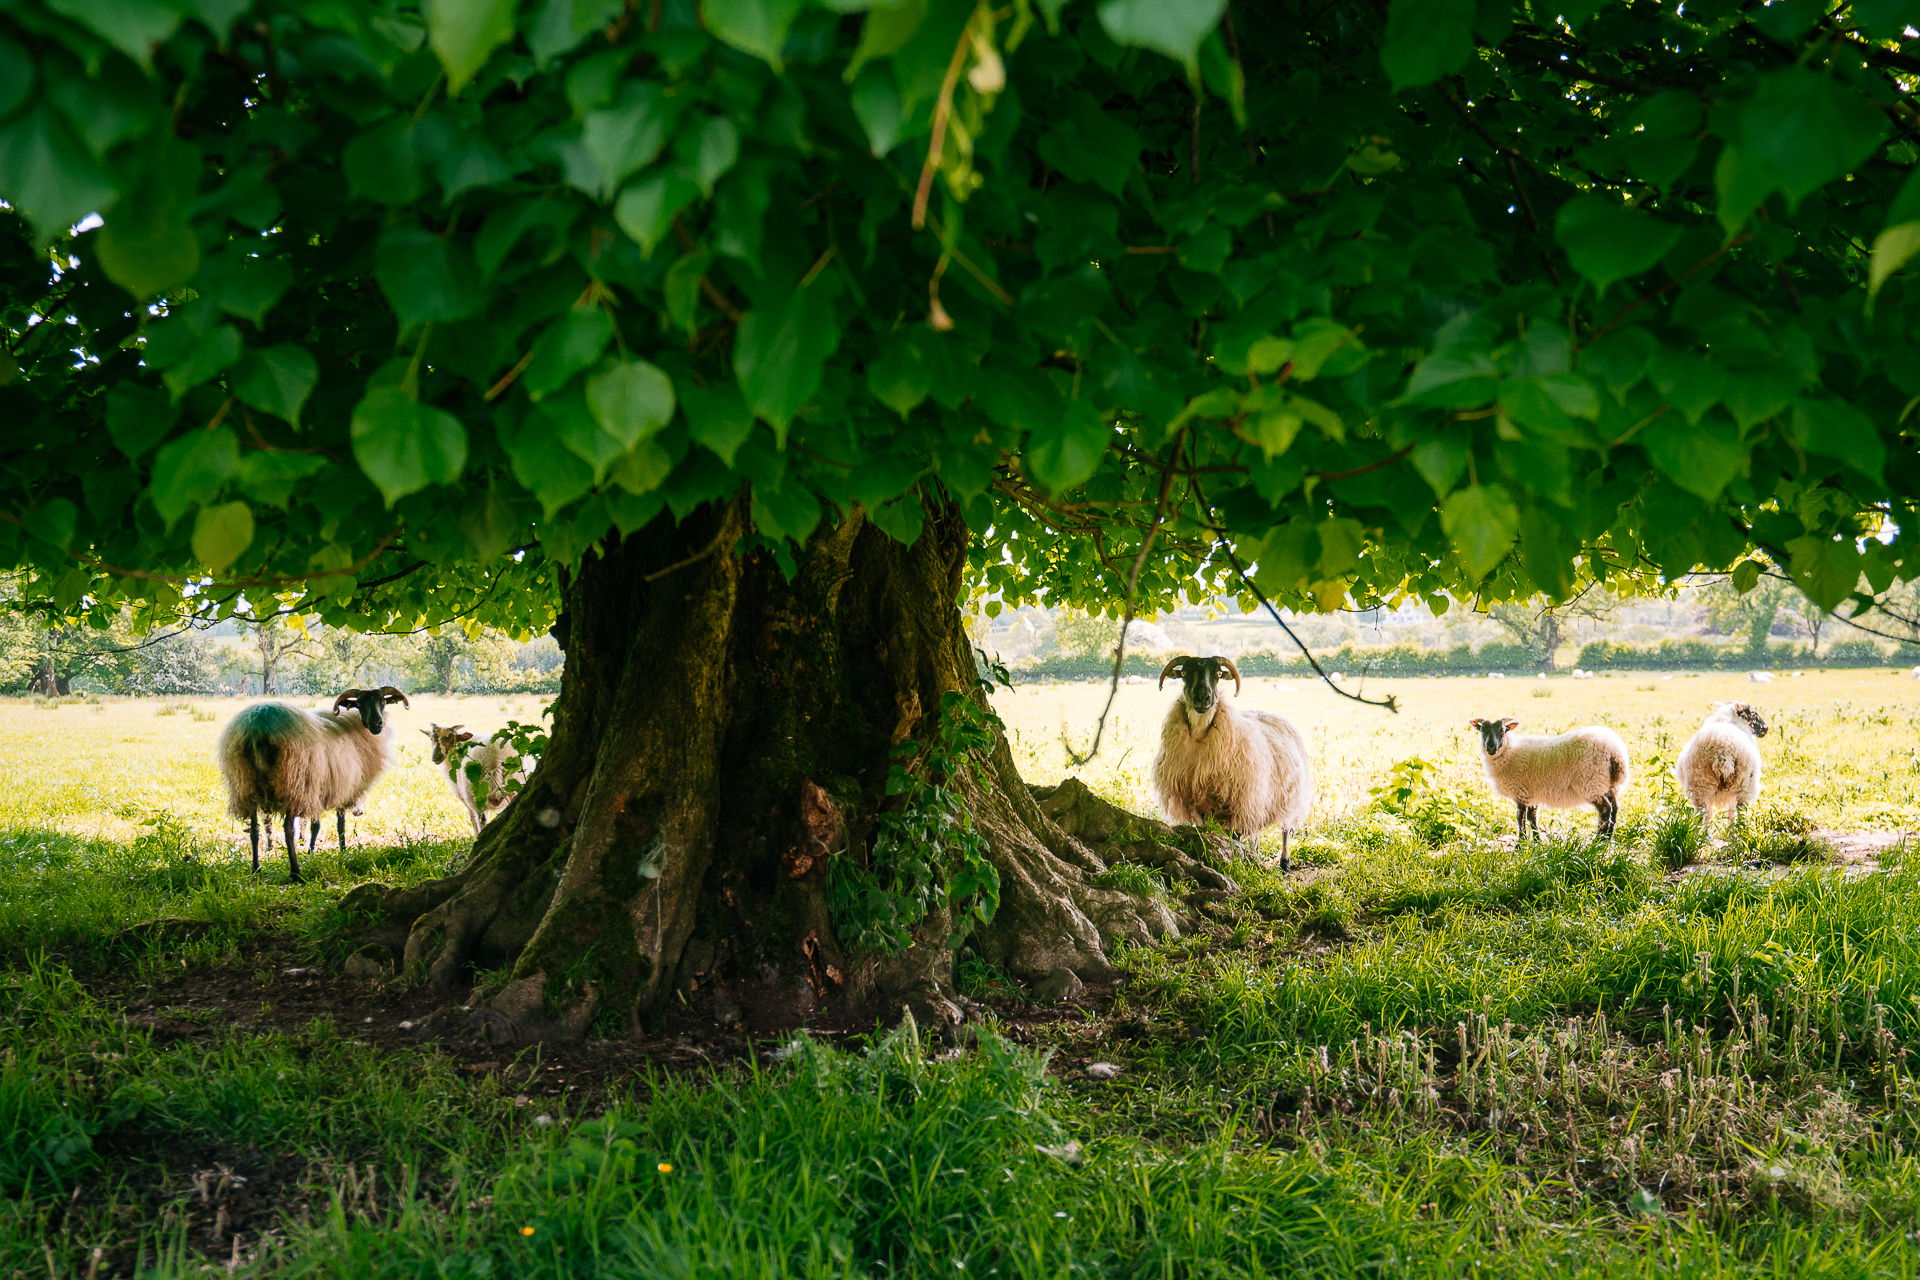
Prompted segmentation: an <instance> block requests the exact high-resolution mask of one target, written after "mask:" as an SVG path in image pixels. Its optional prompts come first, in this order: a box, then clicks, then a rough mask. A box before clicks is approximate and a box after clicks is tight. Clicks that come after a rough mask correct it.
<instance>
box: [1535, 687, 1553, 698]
mask: <svg viewBox="0 0 1920 1280" xmlns="http://www.w3.org/2000/svg"><path fill="white" fill-rule="evenodd" d="M1533 696H1534V697H1536V698H1551V697H1552V696H1553V690H1552V689H1549V688H1548V687H1547V686H1546V685H1544V684H1536V685H1535V686H1533Z"/></svg>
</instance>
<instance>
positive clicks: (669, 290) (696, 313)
mask: <svg viewBox="0 0 1920 1280" xmlns="http://www.w3.org/2000/svg"><path fill="white" fill-rule="evenodd" d="M712 265H713V255H712V254H710V253H707V252H704V251H702V252H698V253H683V254H681V255H680V256H679V257H677V258H675V259H674V260H673V265H672V266H670V267H668V268H667V277H666V279H665V280H663V281H662V282H661V284H660V292H661V293H662V295H664V297H665V298H666V302H667V317H668V318H669V319H671V320H672V321H673V323H674V324H675V325H677V326H679V327H680V328H681V329H683V330H685V331H686V332H688V333H692V332H693V331H694V329H695V327H696V326H697V324H698V321H699V318H700V294H701V289H700V277H701V276H703V275H705V274H706V273H707V268H708V267H710V266H712Z"/></svg>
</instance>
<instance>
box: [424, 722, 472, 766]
mask: <svg viewBox="0 0 1920 1280" xmlns="http://www.w3.org/2000/svg"><path fill="white" fill-rule="evenodd" d="M420 732H422V733H424V734H426V735H427V737H429V738H431V739H433V762H434V763H435V764H445V763H446V762H447V761H449V760H451V759H453V757H454V756H456V755H458V754H460V751H461V746H460V744H461V743H463V742H471V741H473V735H472V734H471V733H469V732H467V731H466V730H465V729H462V728H461V727H460V726H459V725H457V724H450V725H447V726H445V727H444V728H443V727H442V726H440V725H437V724H436V725H432V726H430V727H428V728H425V729H422V730H421V731H420Z"/></svg>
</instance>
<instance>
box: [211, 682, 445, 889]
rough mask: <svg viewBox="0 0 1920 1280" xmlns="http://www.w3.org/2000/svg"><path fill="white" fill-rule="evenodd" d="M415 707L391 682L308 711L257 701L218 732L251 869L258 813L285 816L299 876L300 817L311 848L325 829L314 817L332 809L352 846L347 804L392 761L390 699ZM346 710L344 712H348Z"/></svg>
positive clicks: (230, 806) (256, 861) (290, 865)
mask: <svg viewBox="0 0 1920 1280" xmlns="http://www.w3.org/2000/svg"><path fill="white" fill-rule="evenodd" d="M393 702H398V703H401V704H403V705H406V706H411V705H412V704H411V703H408V702H407V695H406V694H404V693H401V692H400V691H399V690H398V689H396V688H394V687H393V686H391V685H388V686H386V687H385V688H381V689H349V690H347V691H346V692H345V693H343V694H341V695H340V696H339V697H338V698H335V699H334V700H333V709H332V710H331V711H308V710H306V709H305V708H304V707H296V706H294V705H293V704H292V703H290V702H258V703H255V704H254V705H253V706H250V707H248V708H246V709H245V710H243V711H241V712H240V714H238V715H236V716H235V717H234V718H233V719H232V720H231V721H230V722H229V723H228V724H227V727H226V728H225V729H224V730H222V731H221V733H220V741H219V744H218V746H217V748H216V752H217V757H218V759H219V762H220V773H221V775H222V776H223V777H224V778H225V779H226V783H227V812H229V813H231V814H232V815H233V816H234V817H236V818H245V819H246V820H247V834H248V835H249V836H250V837H251V839H252V843H253V869H254V870H255V871H258V870H260V814H262V813H266V814H279V815H281V817H282V818H283V819H284V820H285V824H286V826H285V832H286V837H287V869H288V871H289V873H290V875H291V878H292V879H293V880H294V881H295V882H298V881H299V879H300V859H299V856H298V846H297V842H296V840H295V838H294V830H293V824H294V820H295V819H296V818H304V819H306V821H307V822H308V824H309V827H310V834H309V837H308V844H307V852H308V853H312V852H313V846H314V844H315V843H317V842H318V840H319V837H320V830H319V828H318V827H316V826H312V824H313V823H314V821H315V820H316V819H319V818H323V817H325V816H326V813H327V810H329V809H331V810H333V811H334V812H335V813H336V814H337V816H338V818H339V824H340V850H341V852H342V853H344V852H346V848H347V809H348V808H349V807H351V806H354V805H357V804H358V803H359V801H360V798H361V797H362V796H364V795H366V793H367V791H368V789H369V788H371V787H372V786H373V784H374V783H375V782H376V781H377V780H378V779H379V777H380V775H381V773H383V772H385V770H386V767H387V765H388V764H390V763H391V762H392V760H393V725H392V724H391V723H389V722H387V720H386V718H385V712H386V707H387V704H389V703H393ZM343 708H344V710H343Z"/></svg>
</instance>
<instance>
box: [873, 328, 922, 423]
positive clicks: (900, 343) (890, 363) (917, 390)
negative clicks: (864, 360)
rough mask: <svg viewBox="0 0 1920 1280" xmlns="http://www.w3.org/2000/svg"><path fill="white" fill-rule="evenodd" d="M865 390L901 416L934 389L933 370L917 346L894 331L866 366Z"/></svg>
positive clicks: (911, 410) (910, 410)
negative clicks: (928, 366)
mask: <svg viewBox="0 0 1920 1280" xmlns="http://www.w3.org/2000/svg"><path fill="white" fill-rule="evenodd" d="M867 390H868V391H871V392H872V393H873V398H874V399H875V400H878V401H879V402H880V403H881V404H884V405H885V406H887V408H889V409H891V410H893V411H894V412H895V413H897V414H899V415H900V416H901V417H903V418H904V417H906V416H907V415H908V414H909V413H911V412H913V409H914V406H915V405H917V404H919V403H920V402H921V401H922V400H925V399H926V398H927V393H928V392H930V391H931V390H933V373H932V371H931V370H929V369H928V368H927V360H926V357H925V356H923V355H921V354H920V349H919V348H918V347H917V346H915V345H914V344H913V343H912V342H909V341H907V340H906V338H905V337H903V336H902V335H900V334H895V335H894V337H893V340H892V341H890V342H889V343H888V344H887V349H886V350H885V351H883V352H881V353H880V357H879V359H877V360H874V361H873V362H872V363H870V364H869V365H867Z"/></svg>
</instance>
